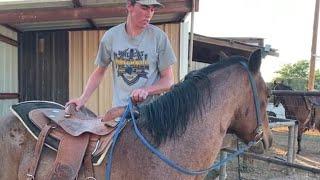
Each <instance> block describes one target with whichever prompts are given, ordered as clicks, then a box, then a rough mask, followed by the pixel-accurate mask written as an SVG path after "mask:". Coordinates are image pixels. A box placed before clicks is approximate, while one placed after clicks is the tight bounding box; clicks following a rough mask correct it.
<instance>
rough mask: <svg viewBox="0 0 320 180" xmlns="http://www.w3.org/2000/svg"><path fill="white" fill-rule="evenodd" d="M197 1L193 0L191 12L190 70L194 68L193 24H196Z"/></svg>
mask: <svg viewBox="0 0 320 180" xmlns="http://www.w3.org/2000/svg"><path fill="white" fill-rule="evenodd" d="M195 6H196V1H195V0H193V1H192V12H191V27H190V37H189V39H190V40H189V59H188V72H190V71H191V68H192V58H193V26H194V12H195Z"/></svg>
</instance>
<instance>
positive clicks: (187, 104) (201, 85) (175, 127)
mask: <svg viewBox="0 0 320 180" xmlns="http://www.w3.org/2000/svg"><path fill="white" fill-rule="evenodd" d="M244 60H245V59H244V58H242V57H231V58H229V59H228V60H225V61H222V62H221V63H217V64H215V65H209V66H207V67H205V68H203V69H201V70H197V71H193V72H190V73H189V74H188V75H187V76H186V77H185V79H184V81H183V82H180V83H178V84H177V85H175V86H173V87H172V88H171V90H170V91H169V92H167V93H165V94H164V95H162V96H160V97H159V98H158V99H157V100H155V101H153V102H151V103H149V104H147V105H144V106H142V107H140V113H141V118H140V120H141V121H140V123H139V126H141V127H143V128H145V129H146V130H147V131H148V132H149V133H150V134H151V136H152V138H153V141H154V143H155V145H159V144H160V143H161V142H163V141H165V140H166V139H167V138H175V137H179V136H180V135H182V134H183V133H184V131H185V130H186V127H187V124H188V122H189V120H190V119H191V118H193V117H194V116H196V115H197V116H199V117H201V115H202V111H201V109H203V107H204V106H205V105H206V103H207V102H209V101H210V98H211V97H210V94H211V93H210V86H211V83H212V82H211V81H210V79H209V78H208V75H209V74H210V73H212V72H214V71H216V70H218V69H221V68H224V67H226V66H230V65H232V64H235V63H238V62H239V61H244Z"/></svg>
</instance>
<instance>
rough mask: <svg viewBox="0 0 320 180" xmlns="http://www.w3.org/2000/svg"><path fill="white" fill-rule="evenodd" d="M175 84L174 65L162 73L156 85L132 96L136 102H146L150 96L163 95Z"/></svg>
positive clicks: (135, 92)
mask: <svg viewBox="0 0 320 180" xmlns="http://www.w3.org/2000/svg"><path fill="white" fill-rule="evenodd" d="M173 84H174V75H173V70H172V65H171V66H169V67H168V68H166V69H164V70H162V71H161V72H160V79H159V81H157V82H156V83H155V84H153V85H151V86H149V87H144V88H140V89H136V90H134V91H132V93H131V96H132V98H133V100H134V101H135V102H142V101H144V100H145V99H146V98H147V96H148V95H154V94H161V93H163V92H165V91H168V90H169V89H170V87H171V86H172V85H173Z"/></svg>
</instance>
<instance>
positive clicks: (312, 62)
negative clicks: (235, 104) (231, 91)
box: [308, 0, 319, 91]
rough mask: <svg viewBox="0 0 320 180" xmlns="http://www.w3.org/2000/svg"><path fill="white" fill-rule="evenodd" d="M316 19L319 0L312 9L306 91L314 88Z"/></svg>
mask: <svg viewBox="0 0 320 180" xmlns="http://www.w3.org/2000/svg"><path fill="white" fill-rule="evenodd" d="M318 21H319V0H316V6H315V10H314V22H313V36H312V47H311V58H310V71H309V80H308V91H312V90H314V79H315V62H316V56H317V54H316V53H317V37H318Z"/></svg>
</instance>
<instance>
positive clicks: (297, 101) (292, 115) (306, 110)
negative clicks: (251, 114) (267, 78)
mask: <svg viewBox="0 0 320 180" xmlns="http://www.w3.org/2000/svg"><path fill="white" fill-rule="evenodd" d="M273 89H274V90H291V91H293V89H292V88H291V87H290V86H287V85H284V84H283V83H276V82H275V83H274V87H273ZM319 100H320V99H319V98H318V97H305V96H290V95H288V96H276V95H275V96H274V105H275V106H278V105H279V103H281V104H282V105H283V107H284V109H285V117H286V118H287V119H294V120H297V121H298V122H299V125H298V137H297V141H298V150H297V153H298V154H299V153H300V151H301V140H302V134H303V133H304V132H305V131H307V130H309V129H311V128H312V127H313V125H314V124H315V125H316V127H317V129H318V130H319V131H320V126H319V125H318V124H319V119H317V116H319V115H320V114H317V113H315V114H312V113H313V112H312V111H313V110H314V109H313V106H314V104H318V103H319ZM319 117H320V116H319Z"/></svg>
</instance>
